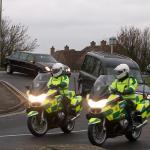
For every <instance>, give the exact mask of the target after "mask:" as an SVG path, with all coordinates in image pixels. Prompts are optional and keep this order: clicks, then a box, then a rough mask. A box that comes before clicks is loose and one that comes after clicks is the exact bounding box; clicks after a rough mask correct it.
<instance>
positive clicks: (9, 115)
mask: <svg viewBox="0 0 150 150" xmlns="http://www.w3.org/2000/svg"><path fill="white" fill-rule="evenodd" d="M25 112H26V110H23V111H21V112H16V113H11V114H6V115H0V118H6V117H12V116H17V115H21V114H24V113H25Z"/></svg>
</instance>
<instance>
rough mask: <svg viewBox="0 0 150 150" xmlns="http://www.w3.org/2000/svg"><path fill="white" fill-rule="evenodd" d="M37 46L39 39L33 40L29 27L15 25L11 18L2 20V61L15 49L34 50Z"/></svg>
mask: <svg viewBox="0 0 150 150" xmlns="http://www.w3.org/2000/svg"><path fill="white" fill-rule="evenodd" d="M36 47H38V45H37V39H34V40H31V37H30V36H29V35H28V34H27V28H25V27H24V26H23V25H21V24H17V25H13V24H12V23H11V21H10V20H9V19H3V20H2V49H1V57H2V61H4V59H5V56H6V55H10V54H11V53H12V52H14V51H32V50H33V49H35V48H36Z"/></svg>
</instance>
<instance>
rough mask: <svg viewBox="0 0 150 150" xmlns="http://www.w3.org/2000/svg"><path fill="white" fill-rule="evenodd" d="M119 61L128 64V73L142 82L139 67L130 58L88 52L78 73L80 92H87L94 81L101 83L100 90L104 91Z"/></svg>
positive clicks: (113, 77) (111, 79) (112, 77)
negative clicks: (101, 87)
mask: <svg viewBox="0 0 150 150" xmlns="http://www.w3.org/2000/svg"><path fill="white" fill-rule="evenodd" d="M121 63H124V64H128V66H129V67H130V74H131V75H132V76H134V77H135V78H136V79H137V81H138V83H139V84H143V79H142V76H141V72H140V68H139V66H138V64H137V63H136V62H135V61H133V60H132V59H131V58H129V57H126V56H122V55H118V54H108V53H104V52H88V53H87V54H86V56H85V59H84V62H83V64H82V66H81V71H80V73H79V80H78V82H79V86H80V87H81V92H82V94H86V93H89V92H90V90H91V88H92V87H93V85H94V83H95V84H97V82H98V84H101V86H102V85H103V88H104V89H103V90H102V89H101V91H106V90H105V88H107V87H108V85H109V84H110V83H111V82H112V81H113V79H115V76H114V75H115V73H114V68H115V67H116V66H117V65H119V64H121ZM96 80H97V82H95V81H96ZM148 90H149V89H148ZM102 93H104V92H102ZM99 94H100V93H99Z"/></svg>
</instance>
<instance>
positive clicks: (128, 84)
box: [109, 77, 138, 100]
mask: <svg viewBox="0 0 150 150" xmlns="http://www.w3.org/2000/svg"><path fill="white" fill-rule="evenodd" d="M137 87H138V83H137V80H136V79H135V78H134V77H128V78H126V79H124V80H123V81H120V80H118V79H115V81H114V82H112V84H111V86H110V87H109V90H110V91H113V90H116V91H118V92H120V93H122V97H123V98H124V99H130V100H134V99H136V94H135V91H136V89H137Z"/></svg>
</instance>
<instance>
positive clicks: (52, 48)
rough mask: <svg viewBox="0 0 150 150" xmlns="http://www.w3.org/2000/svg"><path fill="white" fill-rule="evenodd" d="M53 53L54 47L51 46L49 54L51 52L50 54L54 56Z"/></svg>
mask: <svg viewBox="0 0 150 150" xmlns="http://www.w3.org/2000/svg"><path fill="white" fill-rule="evenodd" d="M54 53H55V48H54V47H53V46H52V47H51V49H50V54H51V55H52V56H54Z"/></svg>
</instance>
